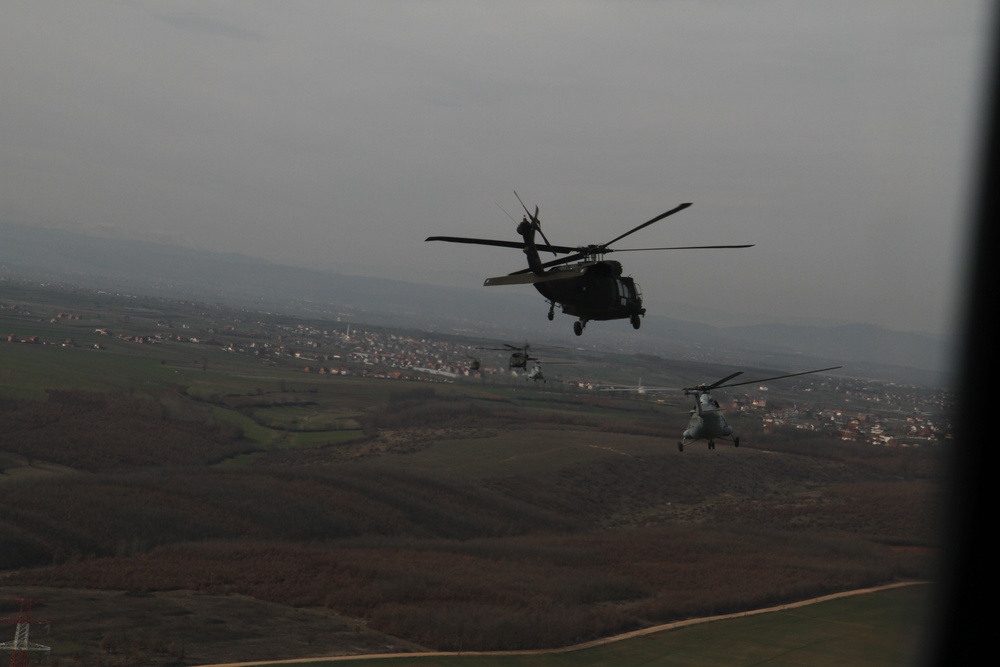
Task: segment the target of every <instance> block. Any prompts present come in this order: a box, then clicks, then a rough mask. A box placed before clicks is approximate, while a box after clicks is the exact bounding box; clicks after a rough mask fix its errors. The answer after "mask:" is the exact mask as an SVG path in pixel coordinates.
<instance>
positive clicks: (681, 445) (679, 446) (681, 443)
mask: <svg viewBox="0 0 1000 667" xmlns="http://www.w3.org/2000/svg"><path fill="white" fill-rule="evenodd" d="M677 451H679V452H683V451H684V443H683V442H678V443H677Z"/></svg>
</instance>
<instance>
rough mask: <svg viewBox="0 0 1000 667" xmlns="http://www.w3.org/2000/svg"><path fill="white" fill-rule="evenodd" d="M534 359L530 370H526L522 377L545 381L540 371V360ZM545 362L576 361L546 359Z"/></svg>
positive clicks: (568, 362)
mask: <svg viewBox="0 0 1000 667" xmlns="http://www.w3.org/2000/svg"><path fill="white" fill-rule="evenodd" d="M534 361H535V363H534V365H533V366H532V367H531V370H530V371H528V372H527V373H525V375H524V379H525V380H535V381H536V382H537V381H538V380H541V381H542V382H545V381H546V380H545V374H544V373H542V360H541V359H535V360H534ZM545 363H546V364H572V363H576V362H573V361H546V362H545Z"/></svg>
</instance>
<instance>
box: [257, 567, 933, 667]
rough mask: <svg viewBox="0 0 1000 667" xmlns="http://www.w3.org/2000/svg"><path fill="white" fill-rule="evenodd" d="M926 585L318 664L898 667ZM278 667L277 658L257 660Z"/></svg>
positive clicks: (909, 645) (920, 618)
mask: <svg viewBox="0 0 1000 667" xmlns="http://www.w3.org/2000/svg"><path fill="white" fill-rule="evenodd" d="M929 588H930V587H929V586H921V585H916V586H906V587H900V588H893V589H889V590H883V591H878V592H873V593H865V594H862V595H856V596H849V597H842V598H839V599H835V600H828V601H824V602H818V603H816V604H810V605H806V606H800V607H795V608H791V609H783V610H777V611H770V612H767V613H762V614H755V615H747V616H744V617H742V618H732V619H726V620H714V621H708V622H704V623H701V622H699V623H696V624H691V625H684V626H683V627H677V628H673V629H668V630H663V631H659V632H653V633H649V634H643V635H642V636H640V637H634V638H627V639H622V640H620V641H613V642H610V643H606V644H602V645H600V646H594V647H590V648H574V649H571V650H567V651H557V652H547V653H540V654H532V655H468V654H466V655H447V656H445V655H434V656H425V657H419V656H396V657H392V658H354V659H350V660H345V659H338V660H318V661H316V662H309V663H308V664H310V665H312V666H314V667H324V666H325V665H329V666H331V667H332V666H333V665H342V664H345V662H348V663H349V664H351V665H364V666H365V667H382V666H385V667H389V666H393V667H617V666H619V665H643V666H645V667H672V666H677V667H691V666H693V665H696V666H698V667H738V666H741V665H745V666H750V665H753V666H754V667H785V666H788V665H810V666H811V667H824V666H829V667H840V666H841V665H851V666H852V667H898V666H900V665H916V664H918V658H919V657H920V655H919V654H920V649H921V645H920V637H921V632H920V628H921V626H922V623H924V622H925V614H926V613H927V607H928V604H929V599H928V598H929V594H930V592H929ZM254 664H260V665H277V664H280V663H254Z"/></svg>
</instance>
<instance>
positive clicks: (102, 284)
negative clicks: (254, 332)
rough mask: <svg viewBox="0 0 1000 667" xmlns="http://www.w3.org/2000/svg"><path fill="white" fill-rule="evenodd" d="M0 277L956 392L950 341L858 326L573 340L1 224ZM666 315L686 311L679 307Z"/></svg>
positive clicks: (428, 291)
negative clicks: (816, 371)
mask: <svg viewBox="0 0 1000 667" xmlns="http://www.w3.org/2000/svg"><path fill="white" fill-rule="evenodd" d="M5 278H6V279H28V280H39V281H54V282H60V283H63V284H68V285H76V286H79V287H90V288H95V289H107V290H116V291H124V292H130V293H142V294H157V295H160V296H164V297H170V298H186V299H193V300H201V301H206V302H212V303H217V302H218V303H228V304H231V305H236V306H242V307H247V308H252V309H257V310H266V311H270V312H284V313H288V314H289V315H297V316H313V317H319V316H321V317H325V318H334V319H340V320H341V321H343V322H355V323H364V324H370V325H381V326H396V327H404V328H416V329H423V330H432V331H437V332H442V333H456V334H462V335H469V336H482V337H484V338H489V339H492V340H497V339H499V340H510V341H511V342H512V343H520V342H523V341H525V340H530V341H531V342H532V343H548V344H558V345H562V346H570V347H588V348H590V347H600V348H602V349H611V350H620V351H622V352H626V353H627V352H642V353H651V354H658V355H661V356H665V357H677V356H683V357H685V358H692V359H701V360H705V361H710V362H718V363H725V364H732V365H736V366H737V367H739V366H746V365H753V366H756V367H771V368H777V369H782V370H784V369H797V368H803V369H806V368H814V367H816V365H821V366H823V365H844V366H845V370H849V372H850V374H851V375H854V376H858V377H869V378H872V379H882V380H890V381H896V382H914V383H920V384H927V385H931V386H954V378H953V377H952V375H951V367H952V364H951V357H952V352H951V349H950V347H949V345H948V343H947V342H946V341H944V340H940V339H936V338H934V337H932V336H928V335H924V334H918V333H907V332H898V331H889V330H887V329H882V328H879V327H875V326H871V325H864V324H847V325H838V326H803V325H789V324H781V323H774V324H755V325H746V326H729V327H719V326H712V325H709V324H704V323H699V322H692V321H686V320H681V319H675V318H672V317H667V316H664V315H657V314H656V313H655V312H654V311H655V310H656V309H655V308H652V307H650V306H651V304H648V303H647V308H648V310H649V313H648V314H647V315H646V317H645V319H644V320H643V325H642V328H641V329H640V330H639V331H634V330H633V329H632V328H631V326H629V325H628V324H627V323H624V322H607V323H605V322H592V323H590V324H589V325H588V327H587V331H586V332H585V333H584V335H583V336H581V337H579V338H577V337H576V336H574V335H573V334H572V332H571V328H570V324H571V322H572V320H571V318H568V317H565V316H561V317H560V316H558V315H557V317H556V319H555V321H554V322H549V321H548V320H547V319H546V318H545V315H544V313H545V312H546V310H547V305H546V304H545V303H544V301H542V300H541V297H540V296H538V295H537V294H535V293H534V292H532V291H530V290H525V291H524V292H513V291H497V290H487V289H484V288H482V287H481V286H478V285H476V286H472V287H443V286H439V285H425V284H416V283H407V282H402V281H397V280H388V279H383V278H368V277H358V276H348V275H342V274H339V273H335V272H331V271H318V270H314V269H306V268H298V267H292V266H285V265H279V264H273V263H270V262H267V261H264V260H261V259H256V258H252V257H247V256H243V255H236V254H230V253H213V252H205V251H200V250H193V249H190V248H184V247H180V246H173V245H165V244H159V243H150V242H146V241H136V240H122V239H109V238H103V237H99V236H90V235H85V234H80V233H76V232H70V231H66V230H60V229H49V228H40V227H32V226H26V225H17V224H13V223H2V222H0V279H5ZM0 285H2V283H0ZM2 298H3V295H2V292H0V299H2ZM660 305H661V307H662V308H663V309H668V308H670V306H669V305H664V304H660ZM674 310H675V311H676V312H683V313H687V314H690V312H691V310H690V309H689V308H686V307H684V306H679V305H678V306H676V307H675V308H674Z"/></svg>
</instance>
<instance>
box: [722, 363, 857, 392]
mask: <svg viewBox="0 0 1000 667" xmlns="http://www.w3.org/2000/svg"><path fill="white" fill-rule="evenodd" d="M838 368H843V366H830V367H829V368H818V369H816V370H814V371H802V372H801V373H789V374H788V375H775V376H774V377H769V378H760V379H759V380H747V381H746V382H734V383H733V384H718V383H716V384H714V385H710V387H711V388H712V389H717V388H719V387H739V386H742V385H745V384H755V383H757V382H770V381H771V380H780V379H782V378H793V377H797V376H799V375H809V374H810V373H822V372H823V371H834V370H837V369H838ZM726 379H728V378H726ZM721 382H725V380H721Z"/></svg>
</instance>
